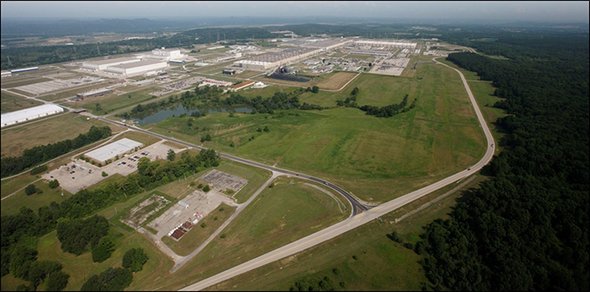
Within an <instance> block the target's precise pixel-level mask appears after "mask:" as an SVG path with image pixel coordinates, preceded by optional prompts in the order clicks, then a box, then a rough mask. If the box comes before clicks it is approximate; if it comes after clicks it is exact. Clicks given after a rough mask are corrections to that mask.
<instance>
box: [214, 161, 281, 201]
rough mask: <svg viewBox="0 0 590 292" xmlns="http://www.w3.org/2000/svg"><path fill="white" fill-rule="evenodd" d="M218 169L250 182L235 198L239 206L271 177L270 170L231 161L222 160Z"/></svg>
mask: <svg viewBox="0 0 590 292" xmlns="http://www.w3.org/2000/svg"><path fill="white" fill-rule="evenodd" d="M216 169H218V170H221V171H224V172H227V173H230V174H233V175H237V176H239V177H241V178H245V179H247V180H248V183H247V184H246V185H245V186H244V187H242V189H241V190H240V191H239V192H238V193H237V194H235V196H234V197H235V199H236V202H237V203H238V204H241V203H243V202H245V201H246V200H248V199H249V198H250V196H252V194H254V192H255V191H256V190H257V189H258V188H259V187H260V186H261V185H262V184H263V183H264V182H265V181H266V180H268V179H269V178H270V175H271V173H270V171H268V170H264V169H261V168H256V167H252V166H248V165H246V164H241V163H236V162H232V161H230V160H222V161H221V164H220V165H219V167H217V168H216Z"/></svg>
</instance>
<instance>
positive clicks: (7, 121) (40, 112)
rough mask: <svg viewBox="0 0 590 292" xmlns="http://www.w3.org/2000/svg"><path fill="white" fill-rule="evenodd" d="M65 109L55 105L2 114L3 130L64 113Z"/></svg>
mask: <svg viewBox="0 0 590 292" xmlns="http://www.w3.org/2000/svg"><path fill="white" fill-rule="evenodd" d="M63 111H64V109H63V108H62V107H60V106H57V105H54V104H44V105H40V106H35V107H31V108H26V109H22V110H18V111H14V112H9V113H5V114H2V116H1V120H2V122H1V123H2V128H4V127H6V126H10V125H15V124H19V123H23V122H26V121H30V120H34V119H38V118H42V117H46V116H49V115H54V114H57V113H61V112H63Z"/></svg>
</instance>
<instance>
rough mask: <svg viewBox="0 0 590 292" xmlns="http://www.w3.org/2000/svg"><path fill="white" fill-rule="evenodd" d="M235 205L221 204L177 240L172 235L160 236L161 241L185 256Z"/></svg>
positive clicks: (210, 232)
mask: <svg viewBox="0 0 590 292" xmlns="http://www.w3.org/2000/svg"><path fill="white" fill-rule="evenodd" d="M235 209H236V208H235V207H230V206H228V205H226V204H223V203H222V204H221V205H220V206H219V207H218V208H217V209H215V210H213V211H212V212H211V213H209V215H207V217H205V218H203V219H202V220H201V221H199V223H197V225H195V226H193V228H192V229H191V230H190V231H189V232H187V233H186V234H185V235H184V236H183V237H182V238H181V239H180V240H179V241H176V240H174V239H172V237H169V236H164V237H162V242H164V243H165V244H166V245H168V246H169V247H170V249H172V250H173V251H174V252H175V253H176V254H178V255H181V256H185V255H188V254H190V253H191V252H193V250H195V248H197V247H198V246H199V245H200V244H201V243H203V242H204V241H205V240H206V239H207V238H209V236H210V235H211V234H213V232H215V230H217V228H219V226H221V224H223V222H225V220H227V218H229V217H230V216H231V215H232V214H233V213H234V211H235Z"/></svg>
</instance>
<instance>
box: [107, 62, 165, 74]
mask: <svg viewBox="0 0 590 292" xmlns="http://www.w3.org/2000/svg"><path fill="white" fill-rule="evenodd" d="M167 67H168V63H167V62H166V61H165V60H158V59H144V60H141V61H139V62H134V63H128V64H120V65H116V66H109V67H108V68H107V69H106V70H105V71H106V72H110V73H115V74H119V75H120V76H122V77H132V76H137V75H141V74H144V73H147V72H150V71H158V70H162V69H164V68H167Z"/></svg>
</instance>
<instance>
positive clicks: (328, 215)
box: [138, 178, 348, 290]
mask: <svg viewBox="0 0 590 292" xmlns="http://www.w3.org/2000/svg"><path fill="white" fill-rule="evenodd" d="M347 216H348V213H346V212H340V211H339V208H338V205H337V202H336V201H334V199H333V198H331V197H330V196H327V195H326V194H324V193H323V192H321V191H319V190H316V189H315V188H312V187H309V186H307V185H305V184H302V183H301V182H300V181H298V180H295V179H287V178H279V179H278V180H277V181H276V183H275V185H274V187H273V188H269V189H267V190H265V191H264V192H262V193H261V194H260V195H259V197H257V198H256V200H254V201H253V202H252V204H251V205H249V206H248V207H247V208H246V209H245V210H244V211H243V212H242V213H241V214H240V216H239V217H238V218H236V220H235V221H233V222H232V223H231V224H230V225H229V226H228V227H227V229H226V230H225V231H224V232H223V233H222V235H220V238H217V239H215V240H214V241H212V242H211V243H210V244H209V245H208V246H207V247H206V248H205V249H204V250H203V251H202V253H201V254H200V255H198V256H197V257H196V258H195V259H193V260H192V261H191V262H189V263H188V264H187V265H186V266H184V267H183V268H182V269H180V270H179V271H177V272H176V273H174V274H172V275H171V274H165V275H163V276H162V277H163V278H161V279H158V280H152V281H146V282H145V283H143V286H138V288H139V289H165V290H174V289H177V288H180V287H182V286H184V285H185V284H188V283H191V282H193V281H195V280H197V279H199V278H202V277H206V276H208V275H212V274H215V273H217V272H219V271H222V270H225V269H227V268H230V267H231V266H234V265H236V264H238V263H240V262H244V261H246V260H249V259H251V258H254V257H256V256H258V255H260V254H263V253H265V252H267V251H270V250H272V249H274V248H277V247H279V246H282V245H284V244H286V243H288V242H291V241H294V240H296V239H298V238H301V237H303V236H305V235H308V234H310V233H313V232H315V231H317V230H320V229H322V228H324V227H326V226H329V225H332V224H334V223H336V222H337V221H340V220H342V219H343V218H345V217H347Z"/></svg>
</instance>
